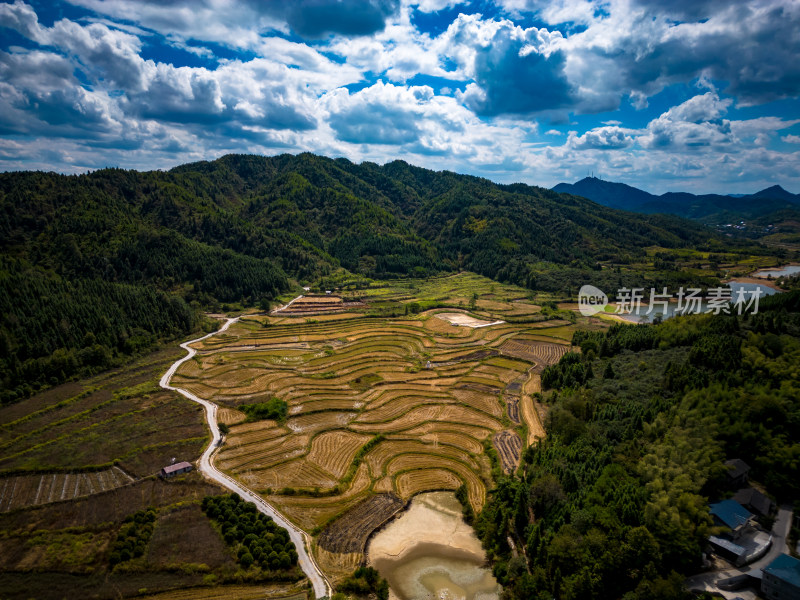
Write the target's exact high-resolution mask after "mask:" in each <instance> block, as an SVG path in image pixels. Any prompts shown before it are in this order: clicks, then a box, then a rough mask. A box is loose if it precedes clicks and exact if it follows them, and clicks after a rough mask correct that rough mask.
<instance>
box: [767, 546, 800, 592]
mask: <svg viewBox="0 0 800 600" xmlns="http://www.w3.org/2000/svg"><path fill="white" fill-rule="evenodd" d="M761 591H762V593H763V594H764V596H766V597H767V598H769V599H770V600H800V560H797V559H796V558H793V557H791V556H789V555H788V554H781V555H780V556H779V557H778V558H776V559H775V560H773V561H772V562H771V563H770V564H769V565H768V566H767V567H766V568H765V569H764V577H763V578H762V579H761Z"/></svg>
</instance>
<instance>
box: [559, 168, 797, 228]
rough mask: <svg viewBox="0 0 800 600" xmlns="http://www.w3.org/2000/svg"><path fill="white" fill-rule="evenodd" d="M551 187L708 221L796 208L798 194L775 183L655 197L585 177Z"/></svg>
mask: <svg viewBox="0 0 800 600" xmlns="http://www.w3.org/2000/svg"><path fill="white" fill-rule="evenodd" d="M552 189H553V191H555V192H559V193H563V194H572V195H573V196H583V197H584V198H588V199H589V200H592V201H594V202H597V203H598V204H602V205H603V206H608V207H609V208H616V209H620V210H627V211H631V212H638V213H645V214H655V213H665V214H673V215H679V216H682V217H686V218H689V219H693V220H702V221H705V222H709V223H721V222H724V221H733V220H736V219H751V218H755V217H761V216H764V215H767V214H769V213H774V212H777V211H780V210H785V209H790V210H798V211H800V194H792V193H791V192H788V191H786V190H785V189H783V188H782V187H781V186H779V185H773V186H771V187H768V188H766V189H764V190H761V191H760V192H756V193H755V194H746V195H742V196H739V195H735V196H734V195H727V196H723V195H720V194H702V195H697V194H691V193H689V192H667V193H665V194H661V195H660V196H656V195H655V194H651V193H649V192H646V191H644V190H640V189H638V188H635V187H633V186H630V185H627V184H624V183H616V182H613V181H604V180H602V179H599V178H597V177H586V178H584V179H581V180H580V181H577V182H575V183H559V184H558V185H556V186H555V187H554V188H552Z"/></svg>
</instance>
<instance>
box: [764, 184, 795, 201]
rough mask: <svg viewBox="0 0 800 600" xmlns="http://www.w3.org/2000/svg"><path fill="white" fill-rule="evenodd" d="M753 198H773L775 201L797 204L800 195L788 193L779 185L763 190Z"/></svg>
mask: <svg viewBox="0 0 800 600" xmlns="http://www.w3.org/2000/svg"><path fill="white" fill-rule="evenodd" d="M753 198H772V199H775V200H789V201H795V202H796V201H797V200H800V195H797V194H792V193H791V192H787V191H786V190H785V189H783V188H782V187H781V186H779V185H773V186H770V187H768V188H765V189H763V190H761V191H760V192H756V193H755V194H753Z"/></svg>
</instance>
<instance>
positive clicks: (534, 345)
mask: <svg viewBox="0 0 800 600" xmlns="http://www.w3.org/2000/svg"><path fill="white" fill-rule="evenodd" d="M500 351H501V352H502V353H503V354H505V355H507V356H513V357H514V358H521V359H524V360H528V361H531V362H533V363H535V365H536V366H535V369H536V370H537V372H541V371H543V370H544V368H545V367H547V366H549V365H554V364H556V363H557V362H558V361H559V360H561V357H562V356H563V355H564V354H566V353H567V352H569V351H570V346H569V345H567V344H557V343H554V342H540V341H536V340H526V339H519V338H517V339H511V340H508V341H506V342H504V343H503V345H502V346H500Z"/></svg>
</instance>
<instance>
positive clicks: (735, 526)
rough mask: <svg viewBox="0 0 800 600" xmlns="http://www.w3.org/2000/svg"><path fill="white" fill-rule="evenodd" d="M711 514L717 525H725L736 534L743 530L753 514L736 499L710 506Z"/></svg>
mask: <svg viewBox="0 0 800 600" xmlns="http://www.w3.org/2000/svg"><path fill="white" fill-rule="evenodd" d="M710 509H711V510H710V511H709V512H710V513H711V516H712V517H713V518H714V523H715V524H716V525H725V526H727V527H730V528H731V530H733V532H734V535H735V534H736V533H738V532H740V531H742V530H743V529H744V528H745V527H746V526H747V525H748V523H750V519H752V518H753V514H752V513H751V512H750V511H749V510H747V509H746V508H745V507H744V506H742V505H741V504H739V503H738V502H736V501H735V500H723V501H722V502H717V503H715V504H712V505H711V506H710Z"/></svg>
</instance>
